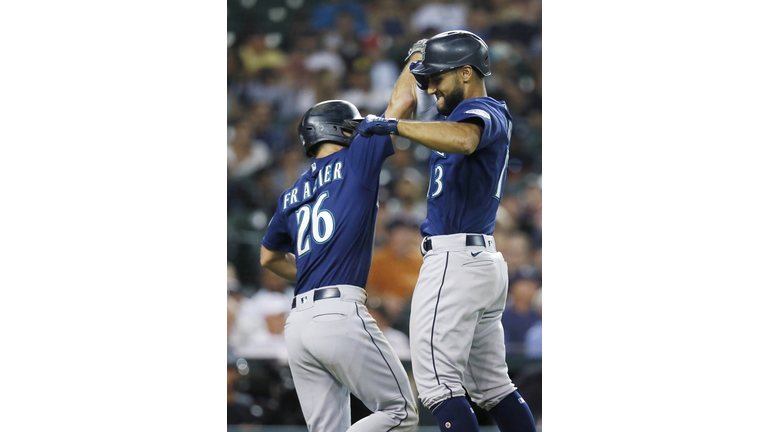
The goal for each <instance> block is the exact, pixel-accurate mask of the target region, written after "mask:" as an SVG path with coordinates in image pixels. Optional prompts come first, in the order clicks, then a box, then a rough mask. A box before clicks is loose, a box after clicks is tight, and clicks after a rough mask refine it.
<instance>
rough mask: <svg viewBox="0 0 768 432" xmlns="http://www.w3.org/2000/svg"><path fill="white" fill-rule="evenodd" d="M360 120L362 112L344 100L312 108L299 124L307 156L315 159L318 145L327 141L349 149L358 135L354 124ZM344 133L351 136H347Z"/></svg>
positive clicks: (332, 101)
mask: <svg viewBox="0 0 768 432" xmlns="http://www.w3.org/2000/svg"><path fill="white" fill-rule="evenodd" d="M360 120H362V117H361V116H360V111H358V110H357V108H356V107H355V106H354V105H352V104H351V103H349V102H347V101H343V100H330V101H325V102H320V103H319V104H317V105H315V106H313V107H312V108H310V109H309V110H308V111H307V112H306V113H305V114H304V117H303V118H302V119H301V123H299V137H301V143H302V144H303V145H304V151H305V152H306V153H307V156H308V157H310V158H312V157H314V156H315V152H317V145H318V144H320V143H323V142H326V141H331V142H334V143H336V144H340V145H343V146H345V147H349V145H350V144H352V140H353V139H354V138H355V136H356V135H357V129H356V128H355V126H356V125H355V123H354V122H356V121H360ZM344 132H349V133H350V134H351V135H350V136H346V135H344Z"/></svg>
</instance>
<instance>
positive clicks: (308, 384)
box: [285, 311, 351, 432]
mask: <svg viewBox="0 0 768 432" xmlns="http://www.w3.org/2000/svg"><path fill="white" fill-rule="evenodd" d="M303 312H307V311H303ZM306 316H307V317H309V316H310V314H306ZM294 318H296V317H295V316H294ZM302 318H305V317H302ZM296 321H306V322H304V323H303V325H301V326H300V325H298V323H297V322H296ZM313 330H314V329H313V326H312V324H311V320H310V319H305V320H301V319H293V320H291V319H289V323H288V324H287V325H286V332H285V333H286V342H287V344H288V363H289V366H290V368H291V375H292V377H293V381H294V386H295V388H296V393H297V395H298V397H299V403H300V404H301V410H302V413H303V414H304V418H305V420H306V421H307V424H308V425H310V426H311V427H310V432H314V431H325V430H346V428H349V426H350V424H351V412H350V408H349V390H348V389H347V388H346V387H345V386H344V385H343V383H342V382H340V381H339V380H338V379H336V377H335V376H334V375H333V374H332V373H331V372H330V371H328V370H327V368H326V367H325V366H324V365H323V364H322V363H321V362H319V361H318V360H317V359H316V358H315V357H314V356H313V355H311V354H310V353H309V352H308V350H307V349H306V346H305V344H304V343H303V340H304V339H305V338H306V337H307V333H312V332H313Z"/></svg>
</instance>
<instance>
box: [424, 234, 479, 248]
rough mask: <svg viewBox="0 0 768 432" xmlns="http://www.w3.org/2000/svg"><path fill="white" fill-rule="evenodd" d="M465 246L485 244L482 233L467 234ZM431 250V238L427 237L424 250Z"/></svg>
mask: <svg viewBox="0 0 768 432" xmlns="http://www.w3.org/2000/svg"><path fill="white" fill-rule="evenodd" d="M465 244H466V245H467V246H485V237H483V235H482V234H467V240H466V243H465ZM431 250H432V239H431V238H429V237H427V238H426V239H425V240H424V251H425V252H429V251H431Z"/></svg>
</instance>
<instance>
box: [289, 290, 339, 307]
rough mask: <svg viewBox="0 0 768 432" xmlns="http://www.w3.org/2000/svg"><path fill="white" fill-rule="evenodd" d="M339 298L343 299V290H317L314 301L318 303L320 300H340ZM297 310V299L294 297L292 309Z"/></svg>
mask: <svg viewBox="0 0 768 432" xmlns="http://www.w3.org/2000/svg"><path fill="white" fill-rule="evenodd" d="M338 297H341V290H339V289H338V288H336V287H333V288H323V289H316V290H315V294H314V296H313V299H314V301H318V300H323V299H329V298H338ZM295 308H296V297H294V298H293V301H292V302H291V309H295Z"/></svg>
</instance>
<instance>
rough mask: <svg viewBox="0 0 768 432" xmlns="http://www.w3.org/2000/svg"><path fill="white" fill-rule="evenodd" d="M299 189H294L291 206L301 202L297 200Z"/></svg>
mask: <svg viewBox="0 0 768 432" xmlns="http://www.w3.org/2000/svg"><path fill="white" fill-rule="evenodd" d="M298 191H299V189H298V188H293V190H292V191H291V204H293V203H297V202H299V200H298V199H297V198H296V192H298Z"/></svg>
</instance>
